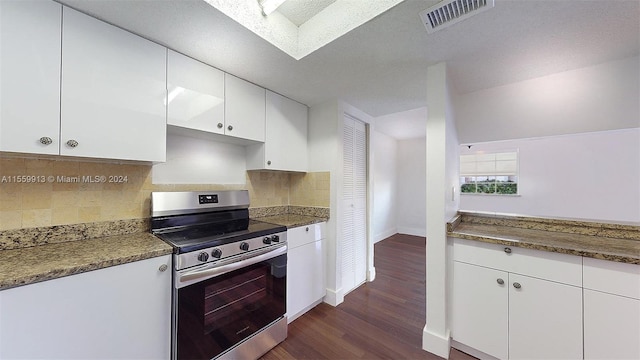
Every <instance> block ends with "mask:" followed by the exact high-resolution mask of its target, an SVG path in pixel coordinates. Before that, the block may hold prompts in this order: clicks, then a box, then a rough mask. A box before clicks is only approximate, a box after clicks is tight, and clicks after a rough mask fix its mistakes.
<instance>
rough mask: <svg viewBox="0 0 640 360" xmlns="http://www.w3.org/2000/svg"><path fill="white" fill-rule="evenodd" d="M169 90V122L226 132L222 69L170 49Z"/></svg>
mask: <svg viewBox="0 0 640 360" xmlns="http://www.w3.org/2000/svg"><path fill="white" fill-rule="evenodd" d="M167 92H168V95H167V124H168V125H174V126H179V127H183V128H188V129H194V130H201V131H205V132H210V133H216V134H224V133H225V126H224V125H225V124H224V123H225V121H224V73H223V72H222V71H220V70H218V69H216V68H213V67H211V66H209V65H206V64H204V63H201V62H199V61H197V60H194V59H191V58H189V57H187V56H184V55H182V54H179V53H177V52H175V51H172V50H169V53H168V56H167ZM234 130H236V129H235V128H234Z"/></svg>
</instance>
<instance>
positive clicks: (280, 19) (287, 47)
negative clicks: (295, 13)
mask: <svg viewBox="0 0 640 360" xmlns="http://www.w3.org/2000/svg"><path fill="white" fill-rule="evenodd" d="M205 1H206V2H207V3H208V4H209V5H211V6H213V7H214V8H216V9H217V10H218V11H220V12H222V13H223V14H225V15H227V16H228V17H230V18H231V19H233V20H235V21H236V22H238V23H239V24H240V25H242V26H244V27H245V28H247V29H249V30H250V31H252V32H253V33H255V34H256V35H258V36H260V37H262V38H263V39H265V40H266V41H268V42H270V43H271V44H272V45H274V46H275V47H277V48H278V49H280V50H282V51H284V52H285V53H286V54H288V55H289V56H291V57H292V58H294V59H296V60H300V59H302V58H303V57H305V56H307V55H309V54H311V53H313V52H314V51H316V50H318V49H320V48H321V47H323V46H325V45H327V44H329V43H330V42H332V41H334V40H336V39H338V38H339V37H341V36H342V35H344V34H346V33H348V32H349V31H351V30H353V29H355V28H357V27H358V26H360V25H362V24H364V23H366V22H368V21H369V20H371V19H373V18H375V17H376V16H378V15H380V14H382V13H384V12H386V11H387V10H389V9H391V8H392V7H394V6H395V5H398V4H399V3H401V2H403V1H404V0H376V1H352V0H335V1H324V4H327V5H326V7H325V8H323V9H322V10H321V11H319V12H317V13H316V14H315V15H313V16H312V17H311V18H309V19H308V20H307V21H305V22H304V23H302V24H301V25H300V26H297V25H296V24H295V23H293V22H292V21H291V20H290V19H288V18H287V16H285V15H283V14H282V13H280V12H279V11H277V10H276V11H274V12H272V13H271V14H269V15H268V16H265V15H264V14H263V13H262V8H261V6H260V3H259V2H258V0H234V1H228V0H205ZM289 1H291V2H292V3H293V2H296V1H295V0H289ZM287 2H288V1H287ZM296 3H297V4H298V5H297V6H306V5H305V2H304V1H297V2H296ZM285 4H286V3H285ZM288 6H289V5H288ZM290 6H296V5H295V4H291V5H290ZM290 6H289V7H290ZM302 10H304V9H302ZM287 12H288V13H289V14H290V13H291V10H290V9H289V10H288V11H287ZM287 12H285V13H287ZM299 12H304V11H299Z"/></svg>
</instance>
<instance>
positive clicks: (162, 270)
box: [158, 264, 169, 272]
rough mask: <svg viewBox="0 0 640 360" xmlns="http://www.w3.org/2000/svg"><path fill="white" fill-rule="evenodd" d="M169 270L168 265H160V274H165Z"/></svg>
mask: <svg viewBox="0 0 640 360" xmlns="http://www.w3.org/2000/svg"><path fill="white" fill-rule="evenodd" d="M168 268H169V267H168V266H167V264H162V265H160V267H159V268H158V270H160V272H165V271H167V269H168Z"/></svg>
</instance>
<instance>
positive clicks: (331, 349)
mask: <svg viewBox="0 0 640 360" xmlns="http://www.w3.org/2000/svg"><path fill="white" fill-rule="evenodd" d="M425 257H426V253H425V238H424V237H417V236H409V235H398V234H397V235H394V236H391V237H389V238H387V239H385V240H382V241H380V242H378V243H377V244H376V245H375V260H374V261H375V267H376V272H377V274H376V279H375V281H373V282H371V283H365V284H364V285H362V286H360V287H359V288H357V289H356V290H354V291H353V292H351V293H350V294H348V295H347V296H346V297H345V301H344V302H343V303H342V304H340V305H339V306H337V307H332V306H330V305H327V304H324V303H322V304H320V305H318V306H316V307H315V308H313V309H312V310H310V311H309V312H307V313H306V314H304V315H303V316H301V317H300V318H298V319H296V320H295V321H294V322H292V323H291V324H289V334H288V337H287V339H286V340H285V341H284V342H283V343H281V344H280V345H278V346H277V347H275V348H274V349H272V350H271V351H270V352H268V353H267V354H265V355H264V356H263V357H262V359H264V360H280V359H440V357H438V356H436V355H433V354H431V353H428V352H426V351H424V350H422V329H423V327H424V324H425V312H426V307H425V301H426V300H425ZM450 359H455V360H469V359H474V358H473V357H471V356H469V355H467V354H464V353H462V352H459V351H457V350H455V349H451V355H450Z"/></svg>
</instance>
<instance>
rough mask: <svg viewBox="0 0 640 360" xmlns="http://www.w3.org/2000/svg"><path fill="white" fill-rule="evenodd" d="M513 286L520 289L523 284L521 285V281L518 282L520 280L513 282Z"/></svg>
mask: <svg viewBox="0 0 640 360" xmlns="http://www.w3.org/2000/svg"><path fill="white" fill-rule="evenodd" d="M513 287H514V288H516V289H520V288H521V287H522V285H520V283H518V282H514V283H513Z"/></svg>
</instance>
